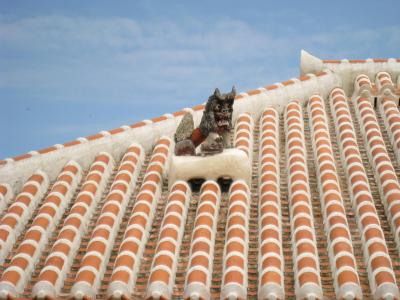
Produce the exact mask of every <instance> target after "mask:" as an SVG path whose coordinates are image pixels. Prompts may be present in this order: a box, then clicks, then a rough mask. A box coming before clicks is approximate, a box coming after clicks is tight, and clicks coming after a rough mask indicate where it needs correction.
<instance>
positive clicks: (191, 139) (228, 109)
mask: <svg viewBox="0 0 400 300" xmlns="http://www.w3.org/2000/svg"><path fill="white" fill-rule="evenodd" d="M235 96H236V90H235V87H232V91H231V92H229V93H226V94H221V92H220V91H219V89H218V88H217V89H215V91H214V93H213V94H212V95H211V96H210V97H209V98H208V101H207V104H206V107H205V109H204V112H203V116H202V118H201V121H200V125H199V127H197V128H196V129H195V128H194V121H193V116H192V114H190V113H187V114H186V115H184V116H183V118H182V120H181V123H180V124H179V126H178V128H177V130H176V133H175V155H177V156H188V155H196V148H197V147H198V146H199V145H200V150H201V155H203V156H206V155H212V154H216V153H221V152H222V151H223V149H224V148H227V147H228V146H229V133H230V131H231V130H232V112H233V102H234V99H235Z"/></svg>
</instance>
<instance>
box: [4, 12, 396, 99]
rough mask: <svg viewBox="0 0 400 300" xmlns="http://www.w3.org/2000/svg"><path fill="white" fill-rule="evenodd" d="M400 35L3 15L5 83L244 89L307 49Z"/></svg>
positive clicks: (104, 91) (123, 91)
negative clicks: (284, 31) (283, 32)
mask: <svg viewBox="0 0 400 300" xmlns="http://www.w3.org/2000/svg"><path fill="white" fill-rule="evenodd" d="M399 36H400V26H397V27H387V28H373V29H368V28H365V29H362V30H357V31H352V30H348V29H347V28H341V27H337V28H332V30H331V31H330V32H327V33H318V32H317V33H313V34H309V33H307V31H306V29H305V30H304V32H303V33H302V32H301V31H300V33H297V34H294V33H292V34H288V35H285V36H277V35H276V34H275V33H273V32H262V31H260V29H257V28H255V27H254V26H251V25H249V24H248V23H246V22H244V21H240V20H233V19H222V20H215V21H214V22H213V23H210V24H202V23H201V22H199V21H198V20H195V19H189V20H186V23H185V24H181V23H179V22H178V21H176V22H175V21H169V22H153V23H150V22H148V23H145V22H138V21H136V20H132V19H127V18H108V19H106V18H87V17H65V16H41V17H34V18H26V19H18V20H11V19H7V18H5V17H2V18H0V44H1V45H2V49H0V89H1V88H2V89H18V90H22V91H25V93H26V94H27V95H29V96H32V95H35V96H34V98H35V99H36V100H39V99H46V100H48V99H54V100H55V101H57V100H58V101H69V100H75V101H115V102H118V101H139V100H146V101H159V100H160V99H161V98H167V99H169V100H170V101H171V100H172V101H179V100H180V99H184V98H186V100H187V97H198V96H199V95H203V94H201V93H203V91H205V92H204V93H207V91H209V90H211V89H212V88H213V87H215V86H222V87H226V88H228V87H230V86H231V85H232V84H233V83H236V84H238V85H239V89H240V90H243V89H248V88H253V87H257V86H259V85H266V84H268V83H271V82H275V81H279V80H284V79H286V78H288V77H293V76H296V75H297V74H293V73H292V72H293V68H297V66H298V55H299V50H300V49H301V48H305V49H307V50H310V51H311V52H314V53H315V54H317V55H318V54H321V55H326V57H327V58H331V57H334V58H344V57H349V56H350V57H349V58H352V57H351V56H354V57H358V58H366V57H368V56H373V55H374V54H376V53H378V54H377V56H382V55H379V50H380V49H382V47H385V46H386V49H387V48H389V51H390V49H396V50H397V49H398V47H399V44H400V40H399ZM385 43H386V44H385ZM11 53H12V54H11ZM369 53H371V54H370V55H369ZM188 91H193V92H188Z"/></svg>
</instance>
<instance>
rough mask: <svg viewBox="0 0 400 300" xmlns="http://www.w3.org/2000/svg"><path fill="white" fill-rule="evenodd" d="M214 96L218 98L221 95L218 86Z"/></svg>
mask: <svg viewBox="0 0 400 300" xmlns="http://www.w3.org/2000/svg"><path fill="white" fill-rule="evenodd" d="M214 96H215V97H217V98H220V97H221V92H220V91H219V89H218V88H216V89H215V91H214Z"/></svg>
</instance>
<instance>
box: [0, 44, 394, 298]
mask: <svg viewBox="0 0 400 300" xmlns="http://www.w3.org/2000/svg"><path fill="white" fill-rule="evenodd" d="M301 70H302V75H301V76H300V77H299V78H294V79H290V80H288V81H285V82H282V83H277V84H273V85H270V86H266V87H261V88H258V89H254V90H251V91H248V92H246V93H241V94H239V95H238V96H237V97H236V101H235V104H234V122H235V130H234V131H233V132H232V141H233V146H234V147H235V148H237V149H240V150H241V151H243V152H244V153H246V156H247V157H248V158H249V159H250V160H251V161H252V176H251V180H250V181H247V182H245V181H242V180H236V181H233V182H232V184H231V185H230V187H229V190H227V189H226V186H223V184H221V185H219V184H218V183H217V182H216V181H213V180H208V181H205V182H204V183H203V185H202V187H201V189H200V191H197V190H191V187H190V185H189V184H188V183H187V182H184V181H179V180H178V181H175V182H169V183H168V178H169V172H170V168H169V164H170V160H171V157H172V155H173V154H172V153H173V152H172V151H173V147H174V145H173V141H172V139H171V137H172V134H173V133H174V130H175V128H176V126H177V125H178V124H179V121H180V119H181V117H182V115H183V114H184V113H185V112H188V111H189V112H192V113H193V115H194V117H195V122H198V121H199V119H200V117H201V114H202V110H203V109H204V105H198V106H195V107H193V108H186V109H183V110H182V111H179V112H176V113H173V114H165V115H164V116H161V117H158V118H153V119H152V120H145V121H142V122H139V123H135V124H132V125H130V126H122V127H121V128H117V129H113V130H109V131H102V132H100V133H98V134H94V135H92V136H88V137H85V138H79V139H77V140H75V141H71V142H68V143H65V144H63V145H60V144H59V145H54V146H52V147H49V148H46V149H42V150H39V151H31V152H29V153H27V154H23V155H20V156H18V157H14V158H12V159H6V160H3V161H1V163H0V164H1V165H0V299H7V297H11V298H26V299H29V298H33V297H37V298H38V299H56V298H61V299H69V298H71V297H72V298H75V299H95V298H97V299H105V298H110V299H128V298H132V299H143V298H147V299H181V298H190V299H218V298H221V299H244V298H250V299H294V298H298V299H303V298H307V299H334V298H341V299H361V298H374V299H395V298H399V297H400V295H399V287H400V285H399V284H400V256H399V251H400V184H399V176H400V111H399V108H398V105H399V102H400V93H399V91H400V76H399V75H400V61H399V60H396V59H375V60H373V59H372V60H371V59H368V60H340V61H332V60H320V59H318V58H316V57H313V56H311V55H310V54H308V53H304V52H303V53H302V62H301ZM169 187H170V188H169Z"/></svg>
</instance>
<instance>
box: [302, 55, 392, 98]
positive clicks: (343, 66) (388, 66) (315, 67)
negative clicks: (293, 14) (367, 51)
mask: <svg viewBox="0 0 400 300" xmlns="http://www.w3.org/2000/svg"><path fill="white" fill-rule="evenodd" d="M326 69H329V70H331V71H332V72H334V73H336V74H337V75H339V76H340V78H341V79H342V82H343V89H344V91H345V92H346V94H347V95H351V94H352V93H353V90H354V86H353V84H354V81H355V79H356V77H357V76H358V75H360V74H365V75H367V76H368V77H369V79H370V80H371V82H374V81H375V77H376V74H377V73H379V72H382V71H386V72H388V73H389V74H390V76H391V77H392V80H393V81H395V79H396V78H398V76H399V75H400V63H399V62H397V61H396V59H394V58H390V59H388V61H387V62H374V61H373V60H372V59H367V60H366V62H364V63H363V62H360V63H350V62H349V60H347V59H342V61H341V63H324V61H323V60H322V59H320V58H318V57H316V56H314V55H312V54H310V53H308V52H307V51H305V50H301V55H300V72H301V74H307V73H315V72H319V71H326Z"/></svg>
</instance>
